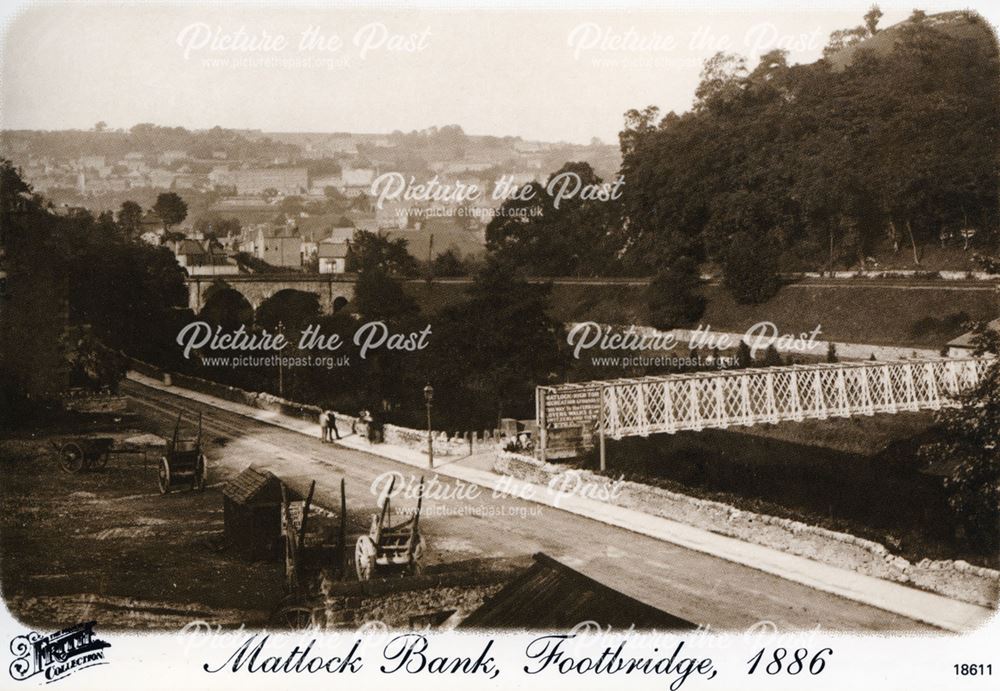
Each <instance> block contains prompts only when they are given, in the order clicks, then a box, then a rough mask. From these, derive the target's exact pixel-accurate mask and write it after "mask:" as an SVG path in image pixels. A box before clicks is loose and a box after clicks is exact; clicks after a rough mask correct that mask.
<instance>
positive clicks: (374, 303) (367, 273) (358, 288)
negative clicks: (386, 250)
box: [353, 264, 418, 321]
mask: <svg viewBox="0 0 1000 691" xmlns="http://www.w3.org/2000/svg"><path fill="white" fill-rule="evenodd" d="M353 304H354V311H355V312H356V313H357V314H358V315H359V316H360V317H361V319H362V320H363V321H394V320H398V319H402V318H405V317H410V316H413V315H415V314H416V313H417V312H418V308H417V302H416V300H414V299H413V297H411V296H410V295H409V294H407V292H406V291H405V290H404V289H403V284H402V283H400V282H399V280H397V279H396V277H394V276H393V275H392V274H390V273H389V272H388V271H386V270H385V269H384V268H383V267H381V266H379V265H377V264H375V265H364V266H362V268H361V270H360V271H359V272H358V280H357V282H356V283H355V284H354V300H353Z"/></svg>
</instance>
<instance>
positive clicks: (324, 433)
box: [319, 408, 330, 444]
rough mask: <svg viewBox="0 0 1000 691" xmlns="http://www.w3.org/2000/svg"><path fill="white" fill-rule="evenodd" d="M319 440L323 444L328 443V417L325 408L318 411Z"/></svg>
mask: <svg viewBox="0 0 1000 691" xmlns="http://www.w3.org/2000/svg"><path fill="white" fill-rule="evenodd" d="M319 438H320V441H322V442H323V443H324V444H325V443H326V442H328V441H330V416H329V414H328V413H327V411H326V409H325V408H324V409H323V410H321V411H319Z"/></svg>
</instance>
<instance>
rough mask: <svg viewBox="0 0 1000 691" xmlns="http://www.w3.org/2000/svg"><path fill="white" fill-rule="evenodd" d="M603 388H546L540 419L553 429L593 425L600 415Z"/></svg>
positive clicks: (542, 397)
mask: <svg viewBox="0 0 1000 691" xmlns="http://www.w3.org/2000/svg"><path fill="white" fill-rule="evenodd" d="M600 406H601V390H600V388H598V387H596V386H588V387H557V388H552V389H545V390H544V391H543V394H542V396H541V407H542V410H540V411H539V412H540V413H541V415H540V421H544V425H545V426H546V427H547V428H551V429H563V428H568V427H580V426H581V425H586V426H593V425H595V424H596V423H597V419H598V417H599V416H600Z"/></svg>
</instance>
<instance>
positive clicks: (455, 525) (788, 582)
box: [127, 372, 993, 631]
mask: <svg viewBox="0 0 1000 691" xmlns="http://www.w3.org/2000/svg"><path fill="white" fill-rule="evenodd" d="M129 378H130V379H131V380H132V381H133V382H135V384H129V385H128V386H127V392H128V393H129V395H130V396H132V397H133V398H135V399H136V400H137V401H139V403H140V404H141V405H142V404H144V405H150V406H153V407H154V408H155V407H156V406H161V407H162V406H163V405H166V406H167V407H168V408H169V413H164V415H165V417H169V415H174V414H176V413H175V412H174V410H176V408H177V405H178V404H180V405H182V406H186V407H191V406H190V403H197V404H200V406H198V407H199V408H200V409H202V410H203V411H204V412H205V414H206V417H207V420H206V424H207V425H209V428H210V429H211V428H212V426H213V425H216V426H218V425H221V426H222V431H225V432H226V434H228V435H231V436H233V437H235V438H236V441H237V442H238V444H237V445H234V448H233V451H238V453H234V454H229V453H227V454H226V455H225V456H224V458H223V459H222V462H223V463H224V464H225V465H227V466H230V471H235V472H238V471H239V470H240V469H242V468H243V467H245V466H246V465H248V462H251V461H252V462H254V463H259V464H263V465H267V466H269V467H272V469H273V470H274V472H275V473H276V474H278V475H279V476H282V477H287V478H289V479H290V482H294V481H296V479H298V481H299V482H300V483H306V482H307V481H308V479H310V478H312V479H316V480H317V483H318V492H319V493H320V494H319V496H320V497H321V498H322V497H323V496H324V495H326V496H327V498H328V499H329V500H330V501H331V502H332V501H333V500H334V498H335V497H336V496H338V495H337V494H336V492H337V491H338V490H337V489H336V488H337V487H338V486H339V479H340V477H346V478H347V479H348V483H349V484H350V485H351V486H352V487H358V486H363V487H365V492H364V496H363V500H364V501H365V502H366V504H367V505H369V506H371V507H373V506H374V497H373V496H371V494H370V493H369V492H368V491H367V488H368V486H369V485H370V484H371V482H372V480H373V479H375V477H377V476H378V475H379V474H381V473H385V472H389V471H395V472H401V471H402V470H405V468H401V467H400V466H399V465H398V464H404V465H405V466H410V467H412V468H414V469H415V470H413V471H412V472H413V473H415V474H423V475H425V476H427V477H428V478H430V477H431V475H430V472H431V471H428V470H427V469H426V463H427V459H426V456H425V455H424V454H422V453H420V452H418V451H414V450H411V449H404V448H399V447H391V446H388V445H384V444H379V445H372V444H369V443H368V441H367V440H364V439H361V438H359V437H357V436H356V435H353V436H349V437H346V438H345V439H343V440H342V441H341V442H339V444H338V445H336V446H333V447H331V446H329V445H326V446H324V445H322V444H320V442H319V438H318V437H319V426H318V424H313V423H309V422H306V421H303V420H299V419H295V418H290V417H287V416H284V415H281V414H279V413H275V412H270V411H263V410H258V409H256V408H251V407H249V406H245V405H241V404H238V403H232V402H229V401H224V400H220V399H217V398H215V397H212V396H208V395H205V394H200V393H197V392H193V391H188V390H184V389H178V388H176V387H168V386H165V385H164V384H163V383H162V382H160V381H158V380H156V379H152V378H150V377H146V376H144V375H141V374H138V373H135V372H131V373H130V374H129ZM137 384H141V385H142V386H138V385H137ZM176 396H179V397H182V400H181V401H178V399H176V398H174V397H176ZM171 400H173V403H172V404H171V402H170V401H171ZM184 401H187V403H185V402H184ZM293 434H294V435H306V436H309V437H312V439H310V440H305V439H302V438H301V436H298V437H296V436H293ZM228 450H229V447H227V451H228ZM440 460H441V462H440V463H439V464H438V466H437V467H436V468H435V469H434V471H433V472H434V474H435V475H434V477H436V479H437V480H438V481H439V482H441V483H443V486H448V487H451V488H455V487H459V486H461V485H463V484H465V485H475V486H478V487H481V488H486V489H487V490H488V491H485V492H481V494H480V496H479V498H478V499H466V500H464V501H455V500H445V501H436V500H433V499H431V500H430V501H429V502H428V504H427V506H428V508H429V511H428V517H427V521H425V520H424V519H423V518H422V519H421V525H422V526H425V527H427V530H428V534H429V535H432V536H434V541H435V543H436V544H437V545H438V548H439V549H440V547H441V545H442V544H444V545H445V546H446V547H447V546H448V545H451V546H453V547H457V549H455V550H454V552H455V554H454V555H453V556H454V557H456V558H462V557H465V558H468V557H471V556H473V555H478V556H487V555H496V556H505V557H516V556H519V555H529V554H531V553H533V552H536V551H544V552H546V553H548V554H550V555H551V556H553V557H555V558H557V559H561V560H562V561H564V562H566V563H568V564H570V565H572V566H574V567H575V568H579V569H580V570H582V571H584V572H585V573H587V574H588V575H590V576H591V577H593V578H596V579H598V580H601V581H603V582H605V583H607V584H608V585H610V586H612V587H614V588H617V589H620V590H622V591H623V592H626V593H628V594H630V595H632V596H633V597H637V598H639V599H641V600H643V601H645V602H648V603H649V604H651V605H653V606H656V607H660V608H661V609H664V610H665V611H668V612H670V613H672V614H675V615H677V616H681V617H683V618H685V619H688V620H690V621H694V622H696V623H699V624H704V625H707V626H711V627H712V628H714V629H733V628H740V627H747V626H751V625H753V624H754V623H757V622H759V621H764V620H767V621H772V622H774V623H776V624H778V625H779V627H781V628H787V627H791V628H811V627H813V626H816V625H820V626H821V627H824V628H830V629H840V630H854V631H859V630H860V631H866V630H884V629H894V630H908V629H909V630H912V629H922V628H924V627H922V626H920V625H919V624H918V623H917V622H923V623H925V624H929V625H931V626H933V627H936V628H940V629H945V630H949V631H967V630H970V629H972V628H975V627H976V626H978V625H979V624H981V623H982V622H984V621H985V620H986V619H988V618H989V617H990V616H991V615H992V614H993V612H992V611H991V610H989V609H986V608H983V607H977V606H974V605H969V604H965V603H961V602H957V601H954V600H950V599H948V598H945V597H942V596H939V595H935V594H932V593H927V592H924V591H920V590H916V589H913V588H907V587H905V586H902V585H898V584H895V583H890V582H887V581H883V580H880V579H877V578H872V577H869V576H863V575H860V574H857V573H854V572H851V571H846V570H843V569H837V568H834V567H831V566H827V565H825V564H820V563H818V562H814V561H812V560H809V559H806V558H803V557H798V556H793V555H789V554H785V553H783V552H779V551H777V550H773V549H770V548H767V547H762V546H759V545H752V544H748V543H744V542H741V541H739V540H735V539H733V538H728V537H725V536H721V535H716V534H714V533H709V532H707V531H704V530H700V529H697V528H693V527H691V526H686V525H683V524H680V523H676V522H674V521H670V520H666V519H663V518H658V517H654V516H650V515H647V514H643V513H640V512H636V511H632V510H629V509H624V508H621V507H615V506H610V505H607V504H605V503H603V502H599V501H596V500H591V499H587V498H585V497H580V496H570V497H565V496H563V497H557V496H555V495H553V494H552V493H551V492H549V491H548V489H547V488H545V487H541V486H537V485H532V484H530V483H526V482H523V481H519V480H515V479H513V478H508V477H504V476H499V475H496V474H494V473H492V472H489V470H488V467H489V464H488V458H487V457H485V456H483V455H481V454H480V455H479V456H477V457H472V458H469V457H467V458H465V459H457V460H456V459H452V458H443V459H440ZM416 469H420V470H421V471H422V473H417V470H416ZM359 483H360V484H359ZM497 487H502V488H503V490H504V492H503V493H499V494H496V493H494V489H495V488H497ZM525 496H530V497H531V502H526V501H524V500H523V499H521V498H516V497H525ZM356 500H357V495H356V494H352V492H351V491H350V490H349V493H348V501H349V502H352V501H356ZM337 501H339V499H337ZM554 503H557V506H553V504H554ZM328 505H330V506H336V504H335V503H330V504H328ZM539 505H541V511H540V512H539V513H538V514H537V515H530V514H529V507H532V506H534V507H538V506H539ZM536 510H537V508H536ZM449 511H451V512H453V514H454V515H448V513H449ZM484 518H487V519H488V520H483V519H484ZM442 538H444V542H443V543H442V542H441V539H442ZM463 550H464V551H463ZM432 551H433V549H432ZM445 551H447V550H445Z"/></svg>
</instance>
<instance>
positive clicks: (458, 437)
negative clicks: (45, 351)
mask: <svg viewBox="0 0 1000 691" xmlns="http://www.w3.org/2000/svg"><path fill="white" fill-rule="evenodd" d="M125 359H126V362H127V363H128V366H129V368H130V369H132V370H134V371H136V372H139V373H140V374H143V375H145V376H147V377H151V378H153V379H159V380H160V381H164V382H166V381H167V379H169V383H170V384H171V385H173V386H179V387H181V388H183V389H189V390H191V391H197V392H198V393H202V394H205V395H208V396H214V397H216V398H221V399H223V400H225V401H230V402H232V403H240V404H242V405H246V406H250V407H251V408H257V409H258V410H269V411H272V412H275V413H281V414H282V415H288V416H289V417H294V418H297V419H299V420H304V421H306V422H312V423H316V424H318V423H319V414H320V412H322V410H321V408H320V407H319V406H315V405H311V404H309V403H298V402H296V401H289V400H286V399H283V398H279V397H278V396H275V395H273V394H269V393H262V392H257V391H245V390H244V389H238V388H236V387H235V386H228V385H226V384H220V383H218V382H214V381H210V380H208V379H201V378H199V377H192V376H189V375H186V374H178V373H176V372H166V371H164V370H163V369H161V368H159V367H157V366H156V365H151V364H149V363H147V362H143V361H141V360H136V359H134V358H130V357H127V356H126V357H125ZM334 415H335V416H336V418H337V429H338V430H339V432H340V434H341V436H343V435H345V434H349V433H350V432H352V431H354V432H356V433H358V434H360V435H362V436H365V435H366V434H367V426H366V423H364V422H362V421H360V420H359V418H357V417H356V416H353V415H345V414H344V413H337V412H335V413H334ZM382 432H383V434H382V436H383V439H382V441H383V442H385V443H387V444H392V445H393V446H401V447H405V448H408V449H413V450H415V451H421V452H424V453H426V451H427V430H416V429H410V428H408V427H399V426H398V425H389V424H386V425H384V426H383V431H382ZM433 435H434V455H435V456H442V457H443V456H468V455H470V454H473V453H478V452H480V451H486V450H489V449H491V448H493V446H494V444H495V443H496V440H497V439H499V437H500V434H499V431H497V430H484V431H483V432H475V433H472V432H466V433H464V434H458V433H454V434H451V435H449V434H448V433H446V432H439V431H435V432H433Z"/></svg>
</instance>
